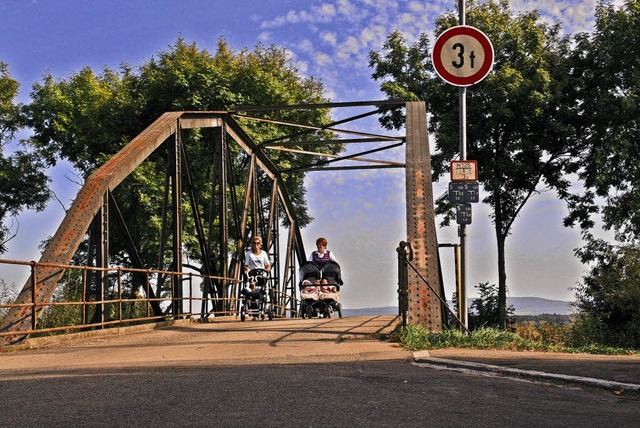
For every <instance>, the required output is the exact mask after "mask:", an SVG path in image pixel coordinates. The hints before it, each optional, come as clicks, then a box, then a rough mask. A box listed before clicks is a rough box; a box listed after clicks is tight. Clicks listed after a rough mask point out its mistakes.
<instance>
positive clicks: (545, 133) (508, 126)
mask: <svg viewBox="0 0 640 428" xmlns="http://www.w3.org/2000/svg"><path fill="white" fill-rule="evenodd" d="M457 19H458V18H457V15H456V14H453V13H446V14H444V15H442V16H440V17H439V18H438V19H437V20H436V30H435V34H436V35H438V34H440V33H442V32H443V31H444V30H446V29H448V28H450V27H453V26H455V25H457V24H458V20H457ZM466 22H467V24H468V25H471V26H474V27H476V28H478V29H480V30H482V31H483V32H484V33H485V34H487V36H488V37H489V39H490V40H491V42H492V44H493V47H494V51H495V61H494V66H493V70H492V72H491V73H490V74H489V75H488V76H487V78H486V79H484V80H483V81H482V82H480V83H479V84H477V85H475V86H473V87H471V88H469V90H468V91H467V129H468V137H467V147H468V155H467V157H468V159H474V160H477V161H478V168H479V181H480V182H481V184H482V188H483V190H484V193H485V195H486V196H485V197H484V199H483V200H482V202H484V203H485V204H488V205H489V206H490V207H491V210H492V214H491V218H492V221H493V224H494V229H495V235H496V242H497V248H498V275H499V278H498V288H499V292H498V302H499V312H500V315H501V322H500V324H501V325H504V323H505V320H506V312H507V307H506V290H507V281H506V265H505V263H506V255H505V241H506V238H507V237H508V236H509V234H510V233H511V230H512V226H513V223H514V221H515V220H516V218H517V217H518V215H519V213H520V212H521V210H522V208H523V207H524V205H525V204H526V202H527V201H529V199H530V198H531V197H532V196H534V195H535V194H537V193H539V192H541V191H544V190H546V189H555V190H556V191H557V192H559V193H560V194H565V193H566V191H567V189H568V188H569V186H570V184H571V183H570V181H569V180H568V179H567V178H566V177H565V175H564V173H565V172H566V171H567V170H568V168H570V166H571V165H570V164H569V163H568V160H569V159H570V158H571V156H572V154H573V151H574V148H573V147H572V141H573V140H572V139H571V136H572V135H573V126H572V125H571V121H570V120H569V119H570V118H571V117H572V115H571V110H570V109H568V108H567V107H566V103H565V101H566V97H567V94H566V93H565V90H566V87H567V86H568V83H569V82H568V77H567V76H568V62H567V61H566V60H565V57H566V56H567V53H568V52H569V48H570V46H569V39H568V38H566V37H561V36H560V26H559V25H549V24H546V23H544V22H543V21H542V20H541V18H540V15H539V14H538V12H537V11H530V12H523V13H520V14H516V15H514V14H512V12H511V9H510V6H509V3H508V1H501V2H499V3H498V2H494V1H489V2H485V3H479V4H476V3H475V2H472V3H471V4H470V5H469V7H468V9H467V15H466ZM370 66H371V67H373V68H374V72H373V77H374V78H375V79H376V80H379V81H380V82H381V83H380V88H381V90H382V91H383V92H384V93H385V94H387V96H388V97H389V98H398V97H402V98H406V99H419V100H424V101H425V102H426V103H427V111H428V113H429V131H430V133H432V134H433V135H434V136H435V147H436V150H435V152H434V153H433V154H432V168H433V177H434V179H436V180H437V179H439V178H441V177H443V176H444V175H445V174H446V173H447V172H448V171H449V164H450V163H449V162H450V161H451V160H452V159H455V158H457V157H458V156H459V153H460V147H459V119H458V111H459V109H458V89H457V88H454V87H452V86H450V85H448V84H447V83H445V82H444V81H442V80H441V79H440V78H438V77H437V76H436V75H435V73H434V70H433V67H432V65H431V61H430V44H429V37H428V36H427V35H426V34H422V35H421V37H420V39H419V40H418V42H416V43H415V44H413V45H411V46H407V43H406V41H405V39H404V38H403V37H402V35H401V34H400V33H399V32H395V33H393V34H391V35H390V36H389V38H388V39H387V42H386V44H385V46H384V52H383V53H380V52H372V53H371V55H370ZM403 123H404V121H403V118H402V114H401V112H399V111H395V112H392V113H390V114H388V115H387V116H386V117H385V118H383V124H384V125H385V126H387V127H400V126H401V125H402V124H403ZM438 204H439V206H438V212H440V213H445V212H448V216H447V217H446V218H445V221H444V224H445V225H447V224H449V221H450V219H451V215H452V212H451V208H452V206H451V204H449V203H448V200H447V196H446V195H444V196H443V197H441V198H440V199H439V201H438Z"/></svg>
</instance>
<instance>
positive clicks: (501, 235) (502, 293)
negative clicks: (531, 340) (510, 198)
mask: <svg viewBox="0 0 640 428" xmlns="http://www.w3.org/2000/svg"><path fill="white" fill-rule="evenodd" d="M494 213H495V217H494V226H495V230H496V244H497V246H498V317H499V322H500V325H499V327H500V328H501V329H504V328H505V326H506V321H507V271H506V266H505V265H506V263H505V242H506V240H507V235H508V233H507V232H506V231H505V230H504V226H503V223H504V218H503V217H504V213H503V211H502V198H501V197H500V194H499V193H498V192H496V193H495V206H494Z"/></svg>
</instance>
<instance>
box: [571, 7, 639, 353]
mask: <svg viewBox="0 0 640 428" xmlns="http://www.w3.org/2000/svg"><path fill="white" fill-rule="evenodd" d="M595 18H596V22H595V29H594V31H593V32H592V33H589V34H587V33H583V34H578V35H577V36H576V37H575V40H576V44H575V49H574V50H573V52H572V55H571V61H572V65H573V66H572V69H571V79H572V81H573V82H574V85H573V87H574V90H575V92H574V93H575V98H576V100H577V101H576V106H577V117H579V119H580V120H579V121H576V124H577V125H578V126H577V127H576V132H577V137H578V139H579V140H580V142H581V147H582V151H581V153H580V156H579V157H577V158H576V169H577V170H578V176H579V178H580V181H581V182H582V184H583V188H582V189H581V192H579V193H574V194H569V195H567V197H566V199H567V201H568V205H569V209H570V213H569V215H568V216H567V217H566V218H565V224H566V225H568V226H574V225H576V224H577V225H579V226H580V228H581V229H582V232H583V238H584V240H585V242H586V245H585V246H584V247H583V248H581V249H579V250H578V251H577V252H576V253H577V255H578V257H579V258H580V260H581V261H582V262H583V263H591V270H590V271H589V273H588V274H587V275H586V276H585V277H584V278H583V280H582V282H581V283H580V284H579V285H578V286H577V287H576V308H577V309H578V311H579V319H578V323H577V326H576V329H577V330H580V331H581V332H582V334H581V335H582V336H583V337H587V338H591V339H592V340H593V341H595V342H600V343H604V344H608V345H614V346H633V347H636V348H637V347H638V346H639V344H640V315H639V312H638V308H639V307H640V306H639V304H640V289H639V288H638V287H639V284H640V270H639V269H638V263H637V257H638V254H639V253H638V251H639V250H638V248H639V247H638V246H639V244H640V214H639V213H640V193H639V192H638V187H639V186H640V167H639V166H638V162H637V160H638V158H639V156H640V148H639V147H638V141H639V140H640V126H639V121H638V118H640V91H639V88H640V34H638V31H637V28H638V25H640V1H638V0H627V1H626V2H624V4H622V5H621V6H614V5H611V4H605V3H600V4H598V6H597V7H596V14H595ZM596 216H601V217H600V218H601V219H602V224H603V227H604V229H605V230H612V231H613V232H614V237H615V240H616V241H618V243H621V245H613V244H611V243H607V242H605V241H604V240H602V239H598V238H596V236H595V235H594V233H593V228H594V225H595V219H596Z"/></svg>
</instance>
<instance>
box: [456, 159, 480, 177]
mask: <svg viewBox="0 0 640 428" xmlns="http://www.w3.org/2000/svg"><path fill="white" fill-rule="evenodd" d="M451 181H478V161H474V160H463V161H451Z"/></svg>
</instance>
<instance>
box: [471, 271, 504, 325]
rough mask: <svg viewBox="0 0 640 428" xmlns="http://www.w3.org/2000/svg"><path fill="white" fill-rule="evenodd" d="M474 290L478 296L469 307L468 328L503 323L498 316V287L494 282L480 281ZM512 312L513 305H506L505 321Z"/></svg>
mask: <svg viewBox="0 0 640 428" xmlns="http://www.w3.org/2000/svg"><path fill="white" fill-rule="evenodd" d="M476 290H478V297H477V298H475V299H473V301H472V302H471V306H470V307H469V329H471V330H475V329H478V328H482V327H500V326H502V325H504V323H503V322H502V321H501V317H500V311H499V307H500V306H499V299H498V287H497V286H496V284H491V285H489V283H488V282H481V283H479V284H478V285H476ZM514 312H515V308H514V307H513V305H509V306H507V321H509V319H510V318H511V317H512V316H513V313H514Z"/></svg>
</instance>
